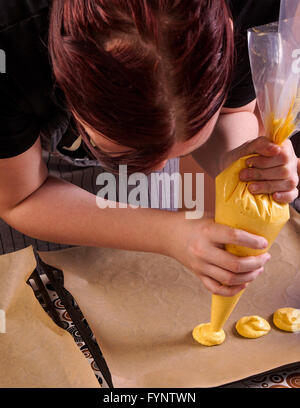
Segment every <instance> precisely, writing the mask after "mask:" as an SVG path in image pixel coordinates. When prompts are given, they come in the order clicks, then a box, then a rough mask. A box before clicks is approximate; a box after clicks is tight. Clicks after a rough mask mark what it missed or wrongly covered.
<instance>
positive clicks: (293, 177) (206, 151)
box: [194, 101, 299, 203]
mask: <svg viewBox="0 0 300 408" xmlns="http://www.w3.org/2000/svg"><path fill="white" fill-rule="evenodd" d="M254 112H255V101H253V102H252V103H251V104H249V105H246V106H244V107H241V108H237V109H223V110H222V113H221V114H220V117H219V119H218V121H217V124H216V126H215V129H214V131H213V133H212V135H211V137H210V139H209V140H208V142H207V143H206V144H205V145H204V146H203V147H201V148H200V149H198V150H197V151H196V152H195V153H194V157H195V158H196V160H197V161H198V162H199V163H200V165H201V166H202V167H203V168H204V169H205V170H206V171H207V172H208V173H209V174H210V175H211V176H212V177H216V176H217V175H218V174H219V173H220V172H221V171H223V170H224V169H225V168H226V167H228V166H229V165H230V164H231V163H233V162H234V161H236V160H238V159H239V158H240V157H243V156H248V155H251V154H254V153H256V154H258V155H259V156H258V157H253V158H251V159H249V160H248V163H247V164H248V166H250V167H251V168H247V169H244V170H242V171H241V173H240V178H241V180H242V181H247V182H252V183H251V185H250V187H249V190H250V191H251V193H253V194H273V198H274V199H275V200H276V201H278V202H280V203H289V202H292V201H294V200H295V198H296V197H297V196H298V189H297V185H298V183H299V176H298V173H299V159H298V158H297V157H296V155H295V151H294V149H293V146H292V143H291V141H290V140H286V141H285V142H284V143H283V144H282V145H281V146H278V145H275V144H273V143H271V142H270V141H269V140H268V139H267V138H266V137H258V136H259V134H260V130H261V126H260V123H259V118H257V116H256V114H255V113H254ZM297 167H298V169H297Z"/></svg>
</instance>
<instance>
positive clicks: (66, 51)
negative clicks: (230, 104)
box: [49, 0, 234, 172]
mask: <svg viewBox="0 0 300 408" xmlns="http://www.w3.org/2000/svg"><path fill="white" fill-rule="evenodd" d="M230 17H231V15H230V11H229V8H228V5H227V2H226V0H53V3H52V10H51V21H50V31H49V52H50V57H51V61H52V66H53V72H54V76H55V78H56V81H57V84H58V86H59V87H60V88H61V89H62V91H63V93H64V95H65V99H66V103H67V108H68V109H69V110H70V111H71V112H73V113H74V115H75V116H77V118H80V120H81V121H82V122H83V123H85V124H88V126H89V127H90V128H92V129H94V130H95V131H97V132H98V133H99V134H101V135H102V136H104V137H105V138H107V139H109V140H111V141H113V142H115V143H117V144H119V145H121V146H127V147H128V151H126V152H124V151H123V152H122V153H120V155H118V157H114V155H110V154H107V153H105V152H103V151H101V150H100V149H99V148H97V147H95V146H93V144H92V143H91V141H90V138H89V137H88V135H87V134H86V133H85V132H84V131H83V128H82V126H80V125H79V123H78V121H77V123H78V128H79V129H80V132H81V134H82V138H83V140H84V143H85V145H86V147H87V148H88V149H89V150H90V151H91V152H92V153H93V155H94V156H95V158H96V159H98V160H99V162H101V163H102V165H103V166H104V167H105V168H107V169H108V170H110V171H112V172H117V171H118V166H119V164H127V165H128V171H129V172H133V171H143V172H149V171H151V169H153V167H154V166H155V165H156V164H157V163H159V162H161V161H162V160H164V158H166V157H167V155H168V152H169V151H170V149H171V148H172V146H173V145H174V143H175V142H176V141H186V140H188V139H190V138H191V137H193V136H194V135H195V134H196V133H198V132H199V131H200V130H201V129H202V128H203V127H204V126H205V125H206V124H207V122H208V121H209V120H210V119H211V118H212V116H213V115H214V114H215V113H216V112H217V111H218V109H219V108H220V107H221V105H222V103H223V102H224V100H225V98H226V95H227V92H228V89H229V85H230V82H231V76H232V69H233V55H234V51H233V50H234V44H233V42H234V40H233V31H232V27H231V22H230Z"/></svg>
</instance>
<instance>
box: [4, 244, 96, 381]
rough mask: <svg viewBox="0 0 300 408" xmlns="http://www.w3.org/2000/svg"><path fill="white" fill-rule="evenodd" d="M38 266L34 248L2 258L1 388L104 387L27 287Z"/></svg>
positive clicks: (70, 338)
mask: <svg viewBox="0 0 300 408" xmlns="http://www.w3.org/2000/svg"><path fill="white" fill-rule="evenodd" d="M35 266H36V261H35V257H34V254H33V251H32V247H28V248H26V249H24V250H22V251H18V252H14V253H12V254H7V255H3V256H1V257H0V309H2V310H4V311H5V315H6V333H2V334H0V350H1V351H0V388H41V387H43V388H54V387H58V388H75V387H76V388H81V387H82V388H90V387H92V388H99V387H100V386H99V383H98V381H97V379H96V377H95V375H94V373H93V371H92V370H91V369H90V367H89V364H88V362H87V360H86V358H85V357H84V355H83V354H82V353H81V351H80V350H79V348H78V347H77V346H76V344H75V342H74V341H73V339H72V337H71V335H70V334H69V333H67V332H66V331H65V330H63V329H61V328H59V327H58V326H57V325H56V324H55V323H53V321H52V320H51V318H50V317H49V316H48V315H47V313H46V312H44V310H43V309H42V307H41V306H40V304H39V302H38V301H37V299H36V298H35V296H34V294H33V291H32V289H31V288H30V286H28V285H27V284H26V281H27V279H28V278H29V276H30V275H31V273H32V272H33V271H34V269H35Z"/></svg>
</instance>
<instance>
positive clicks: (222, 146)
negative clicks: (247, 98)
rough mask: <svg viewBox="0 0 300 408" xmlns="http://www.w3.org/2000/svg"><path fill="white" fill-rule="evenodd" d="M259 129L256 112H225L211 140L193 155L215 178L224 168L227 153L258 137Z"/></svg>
mask: <svg viewBox="0 0 300 408" xmlns="http://www.w3.org/2000/svg"><path fill="white" fill-rule="evenodd" d="M258 131H259V127H258V120H257V117H256V116H255V114H254V113H252V112H235V113H223V114H221V115H220V117H219V119H218V121H217V124H216V126H215V128H214V130H213V132H212V134H211V136H210V138H209V140H208V141H207V142H206V143H205V145H204V146H202V147H200V148H199V149H197V150H196V151H195V152H194V153H193V156H194V158H195V159H196V160H197V162H198V163H199V164H200V165H201V167H202V168H203V169H204V170H205V171H206V172H207V173H208V174H209V175H210V176H211V177H213V178H214V177H216V176H217V175H218V174H219V173H220V172H221V171H222V170H223V169H224V167H223V163H222V158H223V157H224V156H225V154H226V153H227V152H229V151H231V150H233V149H235V148H237V147H239V146H241V145H242V144H243V143H245V142H248V141H250V140H253V139H255V138H257V136H258Z"/></svg>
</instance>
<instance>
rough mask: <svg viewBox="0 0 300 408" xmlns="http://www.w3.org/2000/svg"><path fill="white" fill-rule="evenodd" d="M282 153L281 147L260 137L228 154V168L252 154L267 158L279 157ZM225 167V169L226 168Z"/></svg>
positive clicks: (226, 162) (226, 161)
mask: <svg viewBox="0 0 300 408" xmlns="http://www.w3.org/2000/svg"><path fill="white" fill-rule="evenodd" d="M279 153H280V146H278V145H276V144H275V143H272V142H270V140H269V139H268V138H267V137H265V136H260V137H258V138H257V139H254V140H250V141H249V142H246V143H244V144H242V145H241V146H239V147H238V148H236V149H234V150H232V151H231V152H229V153H228V156H227V158H226V160H225V164H226V167H228V166H229V165H230V164H231V163H234V162H235V161H237V160H239V159H240V158H241V157H245V156H249V155H250V154H259V155H261V156H265V157H272V156H277V155H278V154H279ZM226 167H224V168H226Z"/></svg>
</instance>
